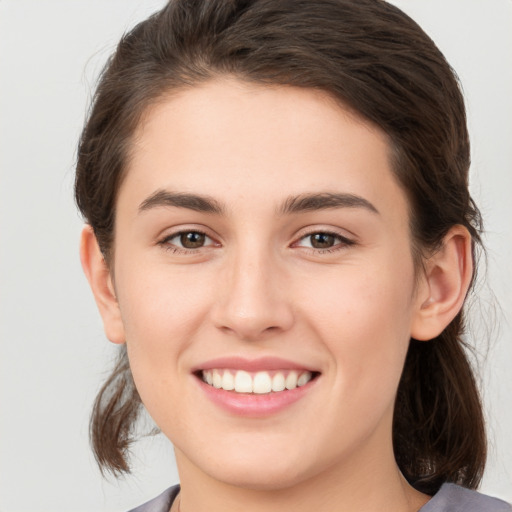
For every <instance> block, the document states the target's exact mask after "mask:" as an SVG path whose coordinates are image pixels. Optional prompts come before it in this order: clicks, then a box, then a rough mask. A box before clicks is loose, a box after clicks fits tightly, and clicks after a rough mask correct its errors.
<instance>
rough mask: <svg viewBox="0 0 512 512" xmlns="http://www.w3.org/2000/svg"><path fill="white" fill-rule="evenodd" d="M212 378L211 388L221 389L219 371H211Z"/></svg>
mask: <svg viewBox="0 0 512 512" xmlns="http://www.w3.org/2000/svg"><path fill="white" fill-rule="evenodd" d="M212 377H213V387H214V388H221V387H222V375H221V374H220V372H219V370H213V372H212Z"/></svg>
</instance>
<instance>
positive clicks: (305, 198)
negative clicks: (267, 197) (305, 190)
mask: <svg viewBox="0 0 512 512" xmlns="http://www.w3.org/2000/svg"><path fill="white" fill-rule="evenodd" d="M330 208H363V209H365V210H368V211H369V212H371V213H375V214H377V215H379V211H378V210H377V208H376V207H375V206H374V205H373V204H372V203H370V201H368V200H367V199H365V198H364V197H361V196H358V195H355V194H348V193H339V192H319V193H313V194H300V195H298V196H290V197H288V198H287V199H286V201H285V202H284V203H283V205H282V206H281V208H280V209H279V210H278V213H279V214H281V215H288V214H290V213H302V212H309V211H315V210H327V209H330Z"/></svg>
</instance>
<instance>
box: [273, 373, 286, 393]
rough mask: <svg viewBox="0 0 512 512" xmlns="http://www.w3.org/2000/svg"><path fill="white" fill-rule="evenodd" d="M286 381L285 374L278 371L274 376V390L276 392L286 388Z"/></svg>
mask: <svg viewBox="0 0 512 512" xmlns="http://www.w3.org/2000/svg"><path fill="white" fill-rule="evenodd" d="M285 382H286V381H285V378H284V374H282V373H281V372H277V373H276V374H275V375H274V377H272V391H275V392H276V393H277V392H278V391H283V390H284V389H285V388H286V385H285Z"/></svg>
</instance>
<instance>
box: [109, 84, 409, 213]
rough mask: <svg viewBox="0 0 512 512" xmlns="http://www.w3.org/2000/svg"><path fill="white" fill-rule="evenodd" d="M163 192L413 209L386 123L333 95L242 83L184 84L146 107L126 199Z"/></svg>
mask: <svg viewBox="0 0 512 512" xmlns="http://www.w3.org/2000/svg"><path fill="white" fill-rule="evenodd" d="M162 188H168V189H172V190H178V191H179V192H192V193H198V192H200V193H202V194H206V195H211V196H214V197H215V198H217V199H218V200H219V201H221V202H223V203H226V204H228V206H229V205H230V204H232V205H233V206H234V207H236V206H237V205H240V204H244V205H246V206H248V205H250V204H253V201H252V200H253V199H255V198H258V202H257V203H258V205H259V207H263V205H267V206H269V207H271V206H272V207H275V206H276V205H277V204H278V203H279V202H280V201H281V200H282V199H283V197H285V196H290V195H299V194H303V193H309V192H312V191H316V192H319V191H337V192H343V193H353V194H357V195H362V196H364V197H366V198H367V199H368V200H370V201H372V202H374V201H376V202H377V203H381V204H383V205H385V204H386V203H387V204H388V206H393V205H394V206H395V207H396V206H399V203H400V202H401V203H404V205H405V196H404V194H403V193H402V191H401V189H400V187H399V186H398V184H397V182H396V179H395V177H394V174H393V173H392V171H391V165H390V144H389V141H388V137H387V136H386V135H385V134H384V133H383V132H382V131H381V130H380V129H378V128H377V127H375V126H373V125H372V124H370V123H368V122H366V121H364V120H363V119H362V118H360V117H359V116H357V114H355V113H353V112H351V111H350V110H349V109H347V108H344V107H343V106H342V105H340V104H339V102H337V101H335V100H334V99H333V98H332V97H331V96H330V95H329V94H327V93H325V92H322V91H317V90H312V89H302V88H297V87H288V86H262V85H255V84H248V83H245V82H240V81H237V80H234V79H222V80H217V81H211V82H208V83H206V84H203V85H201V86H199V87H193V88H189V89H184V90H180V91H178V92H177V93H174V94H172V95H170V96H169V97H163V98H162V99H161V100H160V101H159V102H158V103H157V104H155V105H153V106H152V107H151V108H150V109H148V111H147V112H146V115H145V116H144V119H143V121H142V122H141V124H140V125H139V127H138V129H137V131H136V133H135V136H134V138H133V146H132V151H131V159H130V162H129V165H128V168H127V176H126V179H125V181H124V183H123V185H122V187H121V191H120V195H119V198H120V201H121V202H125V203H126V202H129V203H131V204H132V206H134V205H136V204H140V201H142V200H143V198H144V197H147V196H148V195H150V194H151V193H154V192H155V191H156V190H158V189H162ZM397 201H398V202H397ZM119 206H121V205H119Z"/></svg>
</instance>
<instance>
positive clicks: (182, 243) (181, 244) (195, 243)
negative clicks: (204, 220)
mask: <svg viewBox="0 0 512 512" xmlns="http://www.w3.org/2000/svg"><path fill="white" fill-rule="evenodd" d="M159 243H160V244H161V245H163V246H166V247H168V248H169V249H174V250H180V249H184V250H194V249H200V248H201V247H208V246H211V245H215V242H214V241H213V240H212V239H211V238H210V237H209V236H207V235H206V234H205V233H202V232H201V231H193V230H191V231H180V232H179V233H174V234H172V235H169V236H167V237H165V238H164V239H163V240H162V241H161V242H159Z"/></svg>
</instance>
